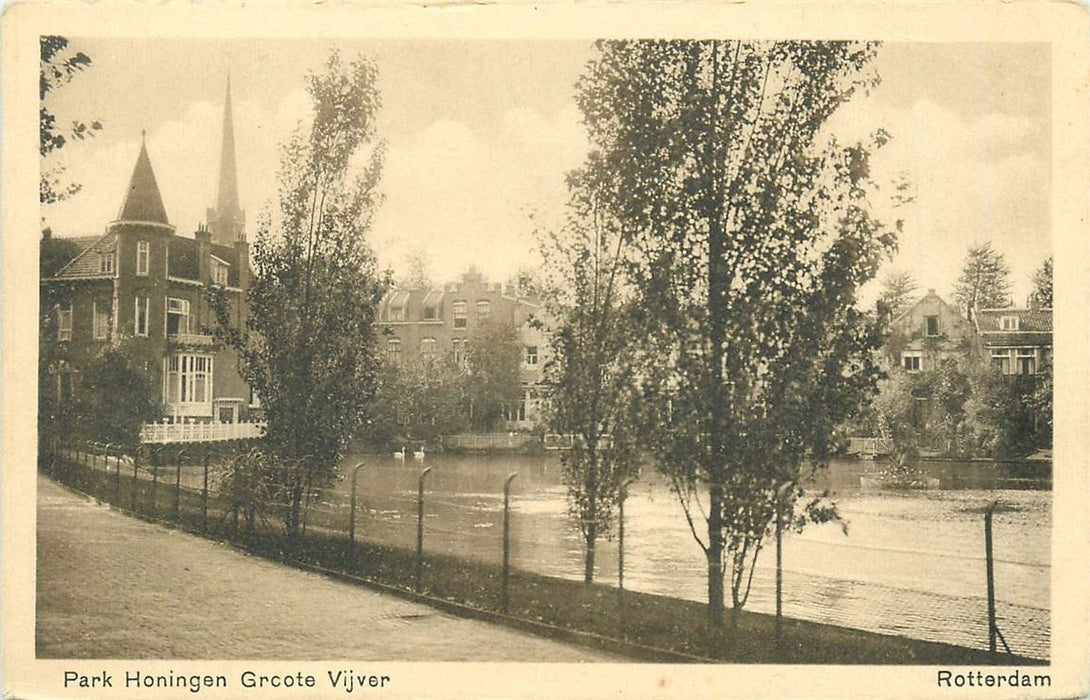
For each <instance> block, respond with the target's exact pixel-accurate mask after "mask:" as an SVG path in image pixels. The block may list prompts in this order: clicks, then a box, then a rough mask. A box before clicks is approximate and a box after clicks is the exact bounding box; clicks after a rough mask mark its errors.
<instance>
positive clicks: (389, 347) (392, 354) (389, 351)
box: [386, 338, 401, 365]
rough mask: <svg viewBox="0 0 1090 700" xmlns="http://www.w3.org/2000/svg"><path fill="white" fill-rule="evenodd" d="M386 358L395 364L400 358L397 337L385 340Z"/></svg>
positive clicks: (399, 341) (399, 345)
mask: <svg viewBox="0 0 1090 700" xmlns="http://www.w3.org/2000/svg"><path fill="white" fill-rule="evenodd" d="M386 359H387V360H389V361H390V364H392V365H396V364H397V363H398V362H399V361H400V360H401V340H400V339H399V338H390V339H389V340H387V341H386Z"/></svg>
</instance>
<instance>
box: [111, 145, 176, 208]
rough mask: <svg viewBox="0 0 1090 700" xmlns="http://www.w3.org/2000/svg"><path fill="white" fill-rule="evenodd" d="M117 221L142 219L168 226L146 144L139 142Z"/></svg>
mask: <svg viewBox="0 0 1090 700" xmlns="http://www.w3.org/2000/svg"><path fill="white" fill-rule="evenodd" d="M117 220H118V221H142V222H150V223H156V224H163V225H165V226H170V221H168V220H167V210H166V207H164V206H163V198H162V196H160V194H159V185H158V183H156V181H155V172H154V171H153V170H152V169H151V159H150V158H148V148H147V144H145V143H141V144H140V155H139V156H137V158H136V166H135V167H134V168H133V170H132V177H131V178H129V188H128V190H126V191H125V201H124V202H122V203H121V211H120V212H118V214H117Z"/></svg>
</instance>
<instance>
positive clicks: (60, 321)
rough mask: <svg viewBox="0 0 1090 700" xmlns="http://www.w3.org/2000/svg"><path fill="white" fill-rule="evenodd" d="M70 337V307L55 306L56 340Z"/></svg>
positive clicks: (69, 338)
mask: <svg viewBox="0 0 1090 700" xmlns="http://www.w3.org/2000/svg"><path fill="white" fill-rule="evenodd" d="M71 339H72V307H71V306H69V307H68V308H67V309H62V308H60V307H58V308H57V340H71Z"/></svg>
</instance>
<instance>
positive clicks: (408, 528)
mask: <svg viewBox="0 0 1090 700" xmlns="http://www.w3.org/2000/svg"><path fill="white" fill-rule="evenodd" d="M105 451H107V448H104V447H103V446H96V445H79V446H73V445H66V446H60V445H58V446H57V454H58V455H60V456H63V457H65V458H66V459H69V460H71V461H73V462H75V463H78V464H81V465H84V466H90V467H91V468H92V471H95V470H99V471H100V472H101V474H102V475H103V478H105V477H107V476H108V477H110V481H108V482H103V483H102V484H99V486H98V488H99V490H100V491H103V492H104V493H105V495H106V497H107V498H110V497H111V496H113V497H114V498H116V499H117V500H116V502H117V503H119V504H120V505H121V506H122V507H127V508H131V509H132V510H134V511H140V512H145V513H150V514H153V515H156V516H160V517H169V518H173V519H174V520H176V521H179V522H182V521H188V522H190V523H191V524H192V523H194V522H196V523H197V524H198V525H199V526H200V527H203V528H205V529H207V528H208V527H210V523H212V524H213V525H214V524H215V523H219V524H220V525H221V526H232V522H231V521H232V518H233V519H234V522H233V527H235V528H239V527H246V523H245V514H244V513H238V514H233V513H231V508H230V504H229V503H228V501H227V499H226V498H225V497H224V496H223V495H222V494H218V493H216V491H215V488H214V486H215V469H216V466H215V463H214V461H213V460H208V471H209V472H210V474H211V476H210V479H211V484H212V485H211V486H209V487H208V488H207V489H206V488H205V478H204V473H205V467H204V464H203V463H202V462H203V461H204V459H203V457H202V453H201V452H200V450H199V449H194V450H193V451H192V452H191V453H190V454H189V455H188V457H189V460H190V463H189V464H187V465H181V464H174V465H159V464H150V465H149V464H148V462H149V461H150V460H148V459H147V458H146V457H145V458H142V459H140V460H138V461H137V462H136V463H134V460H133V458H132V457H131V456H127V455H121V454H119V453H118V452H117V451H116V450H113V452H112V453H111V456H109V458H108V459H107V457H105V456H104V454H103V453H104V452H105ZM415 466H416V465H414V467H415ZM402 468H403V469H404V467H402ZM405 471H406V478H408V477H409V476H412V481H413V488H412V490H411V491H410V490H409V489H408V488H405V489H402V490H398V491H395V492H392V493H381V494H379V493H373V492H370V491H368V492H365V493H361V495H360V498H359V499H358V504H357V510H356V514H355V524H356V526H355V537H356V540H357V541H360V542H364V541H367V542H373V543H375V544H381V545H387V546H393V547H398V548H402V549H406V550H413V549H415V547H416V545H417V538H418V537H419V535H420V532H419V528H420V525H421V523H422V524H423V536H424V552H425V556H426V555H427V554H432V553H434V554H447V555H453V556H456V557H461V558H466V559H474V560H478V561H484V562H488V563H493V564H496V563H499V562H500V561H501V559H502V552H503V540H502V529H503V528H502V520H503V511H502V483H498V484H497V488H496V492H495V493H487V494H486V493H480V494H470V495H467V496H465V497H459V498H452V496H451V495H450V494H445V495H432V496H429V495H428V493H427V490H426V489H425V498H424V514H423V519H422V520H421V519H419V518H418V511H417V509H418V507H419V502H418V500H417V498H416V491H415V479H416V473H417V472H418V471H419V470H418V469H415V468H409V469H405ZM410 472H411V473H410ZM134 475H135V479H134ZM76 486H77V488H79V487H80V485H79V484H76ZM84 486H87V487H89V488H94V484H85V485H84ZM84 490H87V489H86V488H85V489H84ZM361 491H362V488H361ZM265 505H266V506H267V508H268V510H269V511H272V513H275V512H276V511H277V510H278V509H283V508H286V507H287V504H286V503H269V504H265ZM527 505H531V506H532V505H533V504H531V503H528V502H526V501H522V502H520V500H519V499H515V500H513V501H512V502H511V511H512V514H513V520H512V522H513V523H514V528H515V535H514V537H513V543H512V549H513V551H514V553H515V557H514V561H513V566H514V567H515V568H523V569H527V570H530V571H533V572H534V573H540V574H546V575H552V576H560V577H563V578H569V579H578V578H581V576H582V568H581V566H575V567H573V566H571V565H570V562H564V561H549V560H545V559H541V558H538V557H537V556H536V554H537V553H539V552H542V551H545V550H547V549H549V548H550V547H554V546H555V543H554V542H548V541H545V539H544V538H545V537H548V536H551V535H550V534H549V533H543V532H541V531H538V530H535V528H532V527H523V528H519V527H518V525H519V523H520V520H519V518H518V516H519V515H520V511H522V510H523V508H524V507H525V506H527ZM349 521H350V511H349V494H348V493H345V492H344V490H343V489H333V490H330V491H327V492H325V493H323V494H320V495H319V496H318V497H317V498H313V499H311V501H310V502H309V504H308V508H307V511H306V515H305V520H304V529H309V530H311V531H322V532H328V533H333V534H336V535H338V536H342V537H345V538H346V539H347V536H348V531H349ZM254 527H256V528H259V529H266V530H271V529H275V528H278V527H280V523H279V521H278V519H277V517H276V516H275V515H274V514H270V513H265V514H262V517H259V518H257V519H255V522H254ZM628 535H629V539H628V540H627V544H628V546H633V547H635V546H638V545H639V543H638V542H633V540H632V539H631V538H632V537H634V536H636V533H634V532H633V531H632V530H629V532H628ZM572 542H575V540H572ZM569 544H571V542H569ZM576 544H577V542H576ZM823 544H825V543H823ZM835 546H837V547H838V548H846V549H856V550H871V551H873V552H874V554H875V556H882V555H895V554H899V553H903V552H902V551H901V550H897V549H889V550H887V549H885V548H881V547H874V546H870V545H858V544H853V543H850V542H842V543H837V544H836V545H835ZM599 547H600V557H599V561H600V562H605V563H607V564H608V563H609V562H615V559H614V558H613V557H612V554H613V552H612V548H614V547H616V542H615V541H610V540H608V539H603V540H602V541H601V542H600V544H599ZM936 556H943V557H946V558H953V559H957V560H964V561H963V562H962V565H964V566H979V565H980V564H981V563H982V561H981V560H982V556H980V555H979V554H977V553H966V554H965V555H964V556H953V557H951V556H950V555H936ZM626 561H628V562H629V566H627V567H626V571H625V580H626V582H627V584H628V585H626V588H632V589H633V590H644V591H646V592H651V593H660V594H665V595H671V596H674V597H690V598H691V599H693V600H702V598H700V596H699V595H692V596H689V595H686V594H685V592H684V591H682V590H680V589H679V588H678V587H677V586H676V583H675V582H673V581H671V580H666V579H664V578H661V577H660V578H656V576H658V573H657V572H651V573H650V574H649V575H641V574H642V573H643V572H640V571H638V570H634V567H632V566H631V562H632V558H630V557H626ZM996 561H997V562H1001V563H1005V564H1007V565H1009V566H1017V567H1030V568H1038V569H1040V568H1042V567H1045V568H1047V565H1042V564H1040V563H1034V562H1019V561H1010V560H1004V559H1002V558H997V559H996ZM698 564H701V565H702V563H701V562H698ZM950 564H951V565H953V566H957V565H958V563H957V562H955V561H952V562H951V563H950ZM784 570H785V573H786V574H789V577H788V580H789V583H788V587H787V588H785V596H784V612H785V614H786V615H787V616H789V617H796V618H800V619H807V620H812V621H815V622H823V623H828V624H835V625H839V626H843V627H852V628H858V629H864V630H868V631H872V632H879V633H884V634H894V635H899V636H905V637H911V638H915V639H923V640H929V641H938V642H946V643H951V644H958V645H960V646H966V647H970V648H976V649H987V648H988V637H987V616H986V606H985V602H986V601H985V598H984V597H983V594H982V595H981V596H979V597H977V596H964V595H954V594H936V593H933V592H928V591H921V590H914V589H911V588H907V587H903V586H891V585H885V584H881V583H875V582H861V581H853V580H848V579H839V578H833V577H829V576H824V575H820V574H816V573H813V572H806V571H797V570H793V569H791V568H790V566H787V567H785V569H784ZM604 573H607V574H608V572H604ZM669 573H670V574H671V575H672V576H676V575H678V572H677V571H671V572H669ZM697 573H699V572H697ZM597 580H599V581H600V582H603V583H608V582H610V581H614V580H615V579H612V578H610V577H608V576H603V575H599V577H598V579H597ZM641 581H643V582H645V585H641ZM648 582H649V583H650V585H646V584H647V583H648ZM773 588H774V581H773V579H772V578H771V572H770V571H769V570H768V569H767V568H765V569H760V568H759V569H758V572H757V575H756V576H755V577H754V583H753V592H752V595H751V598H750V604H749V605H748V606H747V607H748V609H751V610H754V611H758V612H770V611H772V609H773V602H774V597H773V595H774V594H773ZM830 590H833V591H835V592H836V593H835V600H831V599H830V597H829V591H830ZM875 599H877V600H880V601H881V602H882V604H881V605H877V606H875V605H869V604H867V603H868V601H873V600H875ZM997 620H998V624H999V627H1000V628H1001V629H1002V632H1003V635H1004V636H1005V638H1006V640H1007V642H1008V643H1009V644H1010V647H1011V651H1012V652H1013V653H1016V654H1021V655H1025V656H1030V657H1033V658H1041V659H1044V658H1047V657H1048V655H1049V650H1050V619H1049V611H1048V610H1047V609H1044V608H1038V607H1033V606H1030V605H1021V604H1014V603H1010V602H1006V601H1003V600H999V601H997Z"/></svg>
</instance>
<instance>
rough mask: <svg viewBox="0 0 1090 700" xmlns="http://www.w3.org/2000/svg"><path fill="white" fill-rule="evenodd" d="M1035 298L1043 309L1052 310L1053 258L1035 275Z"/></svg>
mask: <svg viewBox="0 0 1090 700" xmlns="http://www.w3.org/2000/svg"><path fill="white" fill-rule="evenodd" d="M1033 298H1034V300H1035V301H1036V302H1037V304H1038V305H1039V306H1041V307H1043V308H1046V309H1051V308H1052V256H1051V255H1050V256H1048V257H1047V258H1046V259H1045V261H1044V262H1043V263H1041V266H1040V267H1039V268H1037V269H1036V270H1035V271H1034V273H1033Z"/></svg>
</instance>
